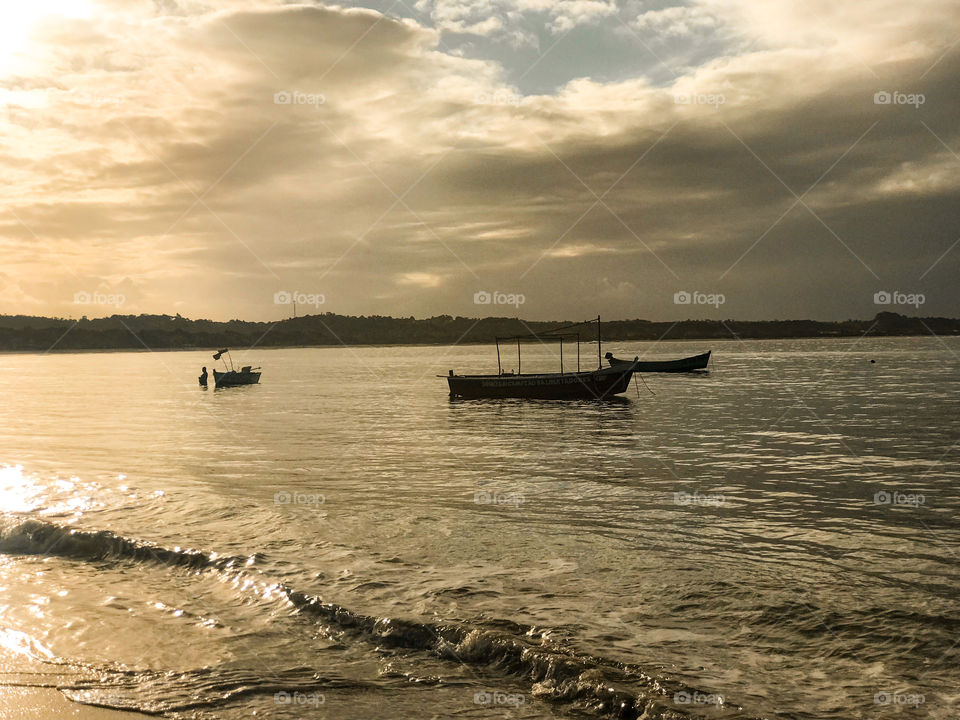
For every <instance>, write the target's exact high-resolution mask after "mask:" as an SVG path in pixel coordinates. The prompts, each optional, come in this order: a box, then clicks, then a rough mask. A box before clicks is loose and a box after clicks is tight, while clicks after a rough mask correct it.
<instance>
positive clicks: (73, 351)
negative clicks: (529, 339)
mask: <svg viewBox="0 0 960 720" xmlns="http://www.w3.org/2000/svg"><path fill="white" fill-rule="evenodd" d="M951 337H960V335H936V334H931V333H917V334H894V333H891V334H879V333H871V334H869V335H852V334H851V335H783V336H777V337H723V338H718V337H702V338H700V337H694V338H691V337H685V338H664V339H660V340H650V339H635V338H634V339H631V338H617V339H613V340H609V339H604V340H603V344H604V345H612V344H616V343H645V344H650V345H659V344H661V343H741V342H777V341H781V340H863V339H866V338H871V339H887V338H903V339H904V340H907V339H913V338H931V339H940V340H943V339H944V338H951ZM580 344H581V345H594V344H596V340H581V341H580ZM235 345H236V351H237V352H239V351H243V352H249V351H254V350H256V351H265V350H356V349H358V348H430V347H433V348H449V347H491V346H493V345H494V343H493V341H476V340H471V341H469V342H461V343H343V344H333V343H325V344H322V345H295V344H291V345H256V346H254V347H250V348H247V347H244V346H242V345H240V344H235ZM212 349H213V346H212V345H211V346H207V345H203V346H195V347H157V348H145V347H129V348H108V347H103V348H64V349H62V350H61V349H58V348H53V349H49V350H41V349H39V348H35V349H30V350H10V349H2V348H0V355H85V354H103V353H168V352H202V353H207V352H210V351H211V350H212Z"/></svg>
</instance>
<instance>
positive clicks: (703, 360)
mask: <svg viewBox="0 0 960 720" xmlns="http://www.w3.org/2000/svg"><path fill="white" fill-rule="evenodd" d="M711 352H713V351H712V350H708V351H707V352H705V353H703V354H702V355H692V356H690V357H685V358H680V359H679V360H641V361H640V362H638V363H637V370H636V371H637V372H663V373H681V372H693V371H695V370H706V369H707V363H709V362H710V353H711ZM607 361H608V362H609V363H610V367H618V366H620V365H625V364H629V363H632V362H633V360H619V359H617V358H615V357H613V355H610V354H609V353H608V354H607Z"/></svg>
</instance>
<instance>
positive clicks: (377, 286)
mask: <svg viewBox="0 0 960 720" xmlns="http://www.w3.org/2000/svg"><path fill="white" fill-rule="evenodd" d="M958 117H960V6H958V5H957V4H956V2H955V0H917V1H916V2H911V3H903V2H893V1H892V0H863V1H858V2H856V3H843V2H836V1H835V0H804V1H803V2H798V1H792V0H763V1H760V0H754V1H750V0H691V1H690V2H684V3H671V2H669V0H668V1H667V2H662V1H660V0H657V1H655V2H641V1H640V0H626V1H623V2H613V1H612V0H469V1H468V0H392V1H391V0H383V1H382V2H381V1H379V0H378V1H376V2H369V3H350V4H345V5H333V4H324V3H319V2H314V3H311V2H281V1H279V0H230V1H226V0H224V1H219V0H152V1H146V0H144V1H140V0H31V2H26V3H4V4H2V5H0V173H2V178H3V182H2V186H0V187H2V189H0V243H2V257H3V261H2V264H0V313H3V314H32V315H48V316H60V317H80V316H82V315H86V316H88V317H100V316H105V315H111V314H114V313H122V314H138V313H159V314H176V313H180V314H182V315H184V316H186V317H193V318H201V317H202V318H211V319H217V320H227V319H232V318H241V319H247V320H274V319H279V318H284V317H290V316H291V315H292V314H293V312H294V311H296V312H297V313H298V314H300V315H303V314H311V313H316V312H334V313H342V314H350V315H392V316H404V317H407V316H415V317H427V316H434V315H441V314H449V315H463V316H471V317H481V316H489V315H496V316H520V317H522V318H525V319H536V320H551V319H555V320H568V319H569V320H579V319H585V318H588V317H595V316H596V315H598V314H599V315H601V316H604V317H607V318H610V319H615V318H616V319H625V318H647V319H651V320H679V319H686V318H713V319H727V318H735V319H743V320H762V319H788V318H813V319H821V320H842V319H847V318H869V317H872V316H873V315H875V314H876V313H877V312H880V311H887V310H889V311H894V312H902V313H904V314H908V315H921V316H952V317H957V316H960V287H958V284H957V282H956V278H957V276H958V270H960V246H958V243H960V213H958V209H960V202H958V200H960V123H958V122H957V118H958ZM294 300H296V301H297V306H296V309H294V306H293V301H294Z"/></svg>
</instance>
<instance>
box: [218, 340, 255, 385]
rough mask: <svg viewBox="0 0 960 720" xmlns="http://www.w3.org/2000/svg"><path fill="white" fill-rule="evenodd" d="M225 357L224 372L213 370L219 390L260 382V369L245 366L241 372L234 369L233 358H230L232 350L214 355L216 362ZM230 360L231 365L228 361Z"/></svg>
mask: <svg viewBox="0 0 960 720" xmlns="http://www.w3.org/2000/svg"><path fill="white" fill-rule="evenodd" d="M224 355H226V359H224V361H223V372H220V371H219V370H217V369H216V368H214V370H213V380H214V382H215V383H216V384H217V387H218V388H225V387H237V386H238V385H256V384H258V383H259V382H260V372H261V371H260V368H258V367H256V368H255V367H253V366H252V365H244V366H243V367H242V368H240V369H239V370H236V369H235V368H234V367H233V358H231V357H230V350H229V349H228V348H223V349H222V350H218V351H217V352H216V353H214V355H213V359H214V360H220V359H221V358H222V357H223V356H224ZM228 360H229V365H228V364H227V361H228Z"/></svg>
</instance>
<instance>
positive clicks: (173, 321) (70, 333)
mask: <svg viewBox="0 0 960 720" xmlns="http://www.w3.org/2000/svg"><path fill="white" fill-rule="evenodd" d="M565 324H569V323H567V322H564V321H556V322H544V321H530V322H524V321H522V320H520V319H517V318H495V317H490V318H480V319H477V318H466V317H452V316H449V315H441V316H437V317H432V318H425V319H421V320H418V319H415V318H412V317H411V318H392V317H380V316H373V317H356V316H347V315H334V314H333V313H326V314H323V315H307V316H304V317H299V318H289V319H286V320H280V321H277V322H273V323H270V322H247V321H242V320H231V321H227V322H216V321H212V320H190V319H187V318H184V317H181V316H179V315H176V316H170V315H113V316H111V317H106V318H96V319H87V318H81V319H80V320H71V319H66V318H46V317H34V316H24V315H3V316H0V352H4V353H11V352H26V353H37V352H40V353H63V352H113V351H117V352H130V351H190V350H196V351H206V350H209V349H211V348H214V349H215V348H221V347H235V348H245V347H257V348H261V349H269V348H323V347H341V346H344V345H346V346H349V347H387V346H390V347H394V346H409V347H414V346H437V347H443V346H450V345H484V344H490V343H492V342H493V341H494V338H495V337H497V336H515V335H525V334H528V333H531V332H537V333H543V332H546V331H548V330H551V329H553V328H556V327H558V326H561V325H565ZM595 333H596V328H595V326H589V325H586V326H584V329H583V331H582V336H581V338H580V339H581V342H592V341H594V340H595V339H596V335H595ZM865 336H869V337H930V336H938V337H949V336H960V319H955V318H936V317H928V318H917V317H908V316H905V315H900V314H897V313H892V312H881V313H879V314H877V315H876V317H874V318H873V319H871V320H845V321H840V322H824V321H816V320H760V321H738V320H722V321H721V320H682V321H677V322H652V321H649V320H611V321H604V322H603V324H602V340H603V342H605V343H617V342H657V341H665V342H666V341H669V342H701V343H702V342H723V341H738V340H800V339H806V340H813V339H834V338H859V337H865Z"/></svg>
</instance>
